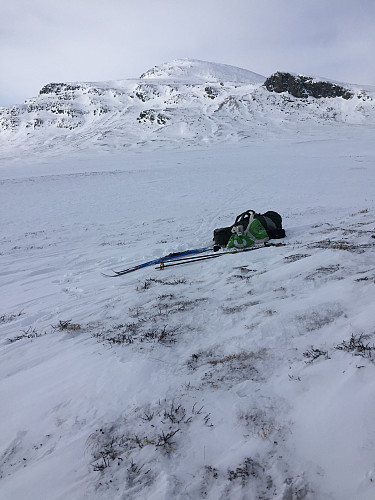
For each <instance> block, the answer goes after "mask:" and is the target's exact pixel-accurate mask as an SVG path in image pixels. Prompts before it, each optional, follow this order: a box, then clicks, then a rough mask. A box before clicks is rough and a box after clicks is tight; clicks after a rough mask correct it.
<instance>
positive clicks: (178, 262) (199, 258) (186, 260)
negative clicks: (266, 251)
mask: <svg viewBox="0 0 375 500" xmlns="http://www.w3.org/2000/svg"><path fill="white" fill-rule="evenodd" d="M280 246H285V244H284V243H269V242H265V243H264V244H262V245H259V246H252V247H249V248H243V249H236V250H223V251H221V252H217V253H211V254H207V255H202V256H200V255H197V256H192V257H185V258H179V259H176V260H174V261H173V262H170V263H169V262H167V263H166V264H164V262H160V265H159V266H158V267H155V269H159V270H162V269H164V268H166V267H172V266H180V265H182V264H190V263H193V262H198V261H203V260H209V259H215V258H216V257H221V256H222V255H233V254H236V253H243V252H250V251H253V250H259V249H261V248H266V247H280Z"/></svg>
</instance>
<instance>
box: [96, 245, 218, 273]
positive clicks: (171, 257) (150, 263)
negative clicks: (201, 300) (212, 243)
mask: <svg viewBox="0 0 375 500" xmlns="http://www.w3.org/2000/svg"><path fill="white" fill-rule="evenodd" d="M210 251H214V247H203V248H194V249H192V250H185V251H183V252H176V253H170V254H168V255H165V256H163V257H159V258H157V259H153V260H149V261H147V262H143V263H142V264H138V265H136V266H132V267H128V268H127V269H122V270H121V271H113V274H105V273H102V274H103V275H104V276H106V277H108V278H116V277H117V276H123V275H124V274H128V273H132V272H134V271H137V270H138V269H143V268H144V267H149V266H153V265H156V264H161V263H163V262H168V261H170V260H175V259H179V258H183V257H187V256H189V255H196V254H200V253H204V252H210Z"/></svg>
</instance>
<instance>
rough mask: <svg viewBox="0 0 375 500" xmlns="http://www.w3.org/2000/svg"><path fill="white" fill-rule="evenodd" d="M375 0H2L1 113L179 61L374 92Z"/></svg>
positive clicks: (0, 20) (0, 54) (0, 48)
mask: <svg viewBox="0 0 375 500" xmlns="http://www.w3.org/2000/svg"><path fill="white" fill-rule="evenodd" d="M374 20H375V0H0V106H1V105H3V106H4V105H10V104H20V103H23V102H24V100H25V99H27V98H29V97H34V96H36V95H37V94H38V92H39V90H40V89H41V87H42V86H43V85H45V84H46V83H49V82H74V81H102V80H119V79H124V78H137V77H139V75H140V74H141V73H143V72H144V71H147V70H148V69H150V68H152V67H153V66H156V65H158V64H161V63H163V62H169V61H172V60H173V59H178V58H193V59H201V60H204V61H210V62H218V63H224V64H231V65H233V66H238V67H241V68H245V69H249V70H251V71H254V72H255V73H260V74H262V75H265V76H269V75H270V74H272V73H274V72H275V71H278V70H281V71H291V72H294V73H303V74H306V75H313V76H323V77H327V78H331V79H334V80H338V81H343V82H351V83H359V84H370V85H375V64H374V60H375V56H374V54H375V26H374Z"/></svg>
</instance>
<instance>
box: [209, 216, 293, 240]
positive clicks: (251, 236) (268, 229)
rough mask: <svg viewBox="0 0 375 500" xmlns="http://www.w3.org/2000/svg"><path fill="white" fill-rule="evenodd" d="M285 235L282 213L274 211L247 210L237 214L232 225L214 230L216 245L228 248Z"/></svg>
mask: <svg viewBox="0 0 375 500" xmlns="http://www.w3.org/2000/svg"><path fill="white" fill-rule="evenodd" d="M284 237H285V231H284V229H283V227H282V218H281V215H280V214H278V213H277V212H274V211H268V212H265V213H264V214H257V213H255V212H254V210H247V211H246V212H243V213H242V214H240V215H238V216H237V218H236V220H235V222H234V224H233V225H232V226H229V227H222V228H219V229H215V230H214V242H215V245H219V246H220V247H227V248H239V249H242V248H248V247H251V246H252V245H254V244H258V243H265V242H266V241H268V240H270V239H279V238H284Z"/></svg>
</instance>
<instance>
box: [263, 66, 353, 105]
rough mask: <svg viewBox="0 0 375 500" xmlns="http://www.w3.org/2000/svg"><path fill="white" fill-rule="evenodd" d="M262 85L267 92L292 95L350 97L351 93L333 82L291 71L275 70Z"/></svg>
mask: <svg viewBox="0 0 375 500" xmlns="http://www.w3.org/2000/svg"><path fill="white" fill-rule="evenodd" d="M264 86H265V87H266V89H267V90H268V91H269V92H277V93H279V94H280V93H282V92H288V93H289V94H291V95H292V96H293V97H298V98H307V97H315V98H321V97H342V98H343V99H351V98H352V97H353V93H352V92H350V90H348V89H346V88H344V87H341V86H340V85H336V84H334V83H330V82H325V81H317V80H314V79H313V78H312V77H309V76H303V75H292V74H291V73H282V72H277V73H274V74H273V75H271V76H270V77H268V78H267V80H266V81H265V82H264Z"/></svg>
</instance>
